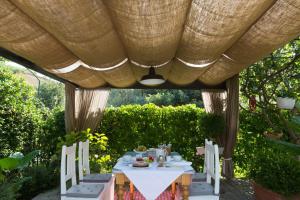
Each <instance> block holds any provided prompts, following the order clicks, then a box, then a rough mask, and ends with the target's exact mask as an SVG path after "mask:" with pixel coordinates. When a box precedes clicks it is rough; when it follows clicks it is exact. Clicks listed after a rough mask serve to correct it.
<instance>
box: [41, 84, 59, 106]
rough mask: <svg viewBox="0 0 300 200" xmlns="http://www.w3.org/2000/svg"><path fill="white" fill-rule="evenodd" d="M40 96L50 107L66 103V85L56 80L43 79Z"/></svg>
mask: <svg viewBox="0 0 300 200" xmlns="http://www.w3.org/2000/svg"><path fill="white" fill-rule="evenodd" d="M38 98H39V99H40V101H41V102H42V103H43V104H44V105H45V106H46V107H48V108H49V109H53V108H55V107H57V106H63V105H64V85H63V84H62V83H58V82H54V81H50V80H49V81H43V82H42V83H41V85H40V87H39V91H38Z"/></svg>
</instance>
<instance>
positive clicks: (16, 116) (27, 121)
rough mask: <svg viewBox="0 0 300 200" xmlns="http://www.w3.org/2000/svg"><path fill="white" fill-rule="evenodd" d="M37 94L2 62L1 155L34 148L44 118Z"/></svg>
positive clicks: (0, 102) (0, 79)
mask: <svg viewBox="0 0 300 200" xmlns="http://www.w3.org/2000/svg"><path fill="white" fill-rule="evenodd" d="M35 97H36V95H35V90H34V89H33V88H32V87H30V86H28V85H27V84H26V83H25V82H24V80H23V79H21V78H18V77H16V76H14V75H13V74H12V73H11V72H10V71H9V70H8V69H7V68H6V67H4V66H3V65H0V133H1V134H0V146H1V150H0V157H1V155H2V156H5V155H7V154H9V153H12V152H14V151H24V152H29V151H31V150H32V149H33V148H34V144H35V143H34V141H35V135H36V134H39V133H40V132H41V128H42V119H43V110H42V109H39V108H38V102H37V101H36V98H35Z"/></svg>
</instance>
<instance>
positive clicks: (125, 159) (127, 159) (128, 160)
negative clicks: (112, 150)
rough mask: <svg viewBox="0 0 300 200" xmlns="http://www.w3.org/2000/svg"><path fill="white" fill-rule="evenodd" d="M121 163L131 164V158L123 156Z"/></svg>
mask: <svg viewBox="0 0 300 200" xmlns="http://www.w3.org/2000/svg"><path fill="white" fill-rule="evenodd" d="M123 161H124V162H131V161H132V156H130V155H125V156H123Z"/></svg>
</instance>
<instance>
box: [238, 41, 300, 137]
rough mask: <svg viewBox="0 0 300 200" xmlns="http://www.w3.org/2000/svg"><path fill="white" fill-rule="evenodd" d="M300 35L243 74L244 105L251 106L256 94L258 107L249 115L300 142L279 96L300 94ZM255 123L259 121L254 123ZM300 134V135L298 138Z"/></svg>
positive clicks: (242, 102)
mask: <svg viewBox="0 0 300 200" xmlns="http://www.w3.org/2000/svg"><path fill="white" fill-rule="evenodd" d="M299 74H300V38H296V39H295V40H293V41H291V42H290V43H288V44H286V45H285V46H283V47H282V48H279V49H278V50H276V51H274V52H273V53H271V54H270V55H269V56H267V57H265V58H264V59H262V60H260V61H258V62H256V63H255V64H253V65H251V66H250V67H249V68H247V69H246V70H244V71H243V72H242V73H241V74H240V77H241V78H240V85H241V89H240V91H241V97H242V98H241V105H242V106H243V108H245V109H248V101H249V99H250V98H253V97H255V99H256V106H257V109H256V110H255V111H253V112H252V113H251V112H250V111H249V112H248V113H249V115H256V117H257V118H261V119H263V121H265V122H266V124H265V125H266V126H265V128H266V129H267V128H271V129H273V130H280V132H283V133H284V139H285V140H287V141H292V142H294V143H297V142H300V135H298V136H297V131H295V130H294V129H290V128H289V123H287V121H290V120H291V116H292V115H290V114H289V113H282V111H281V110H280V109H278V108H277V104H276V98H277V97H278V96H284V97H293V98H296V99H297V98H300V76H299ZM254 125H255V124H254ZM297 137H298V138H297Z"/></svg>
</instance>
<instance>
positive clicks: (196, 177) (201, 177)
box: [192, 139, 213, 182]
mask: <svg viewBox="0 0 300 200" xmlns="http://www.w3.org/2000/svg"><path fill="white" fill-rule="evenodd" d="M212 144H213V142H212V141H209V140H208V139H205V151H204V152H205V153H204V167H203V172H202V173H201V172H200V173H195V174H193V176H192V182H205V181H206V169H207V156H208V153H207V145H212Z"/></svg>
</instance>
